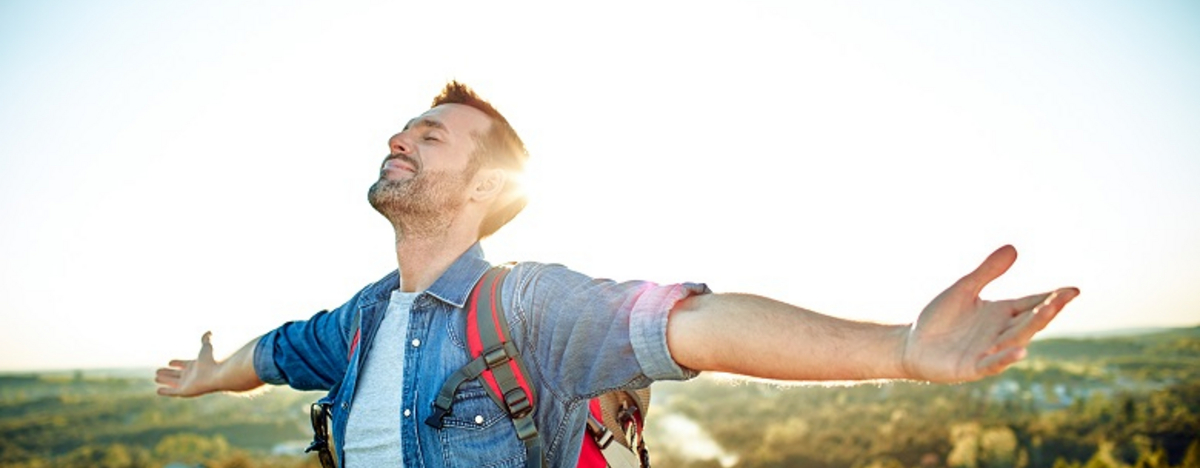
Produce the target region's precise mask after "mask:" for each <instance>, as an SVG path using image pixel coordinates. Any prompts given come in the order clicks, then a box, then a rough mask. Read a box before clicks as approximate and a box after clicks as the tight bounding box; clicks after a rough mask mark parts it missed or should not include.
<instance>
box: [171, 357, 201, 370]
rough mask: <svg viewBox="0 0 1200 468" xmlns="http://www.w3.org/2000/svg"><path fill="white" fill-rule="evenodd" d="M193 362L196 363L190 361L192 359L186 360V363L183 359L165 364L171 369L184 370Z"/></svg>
mask: <svg viewBox="0 0 1200 468" xmlns="http://www.w3.org/2000/svg"><path fill="white" fill-rule="evenodd" d="M193 362H196V361H195V360H192V359H188V360H186V361H185V360H183V359H173V360H171V362H169V363H167V365H168V366H171V367H175V368H179V369H184V368H186V367H187V366H190V365H192V363H193Z"/></svg>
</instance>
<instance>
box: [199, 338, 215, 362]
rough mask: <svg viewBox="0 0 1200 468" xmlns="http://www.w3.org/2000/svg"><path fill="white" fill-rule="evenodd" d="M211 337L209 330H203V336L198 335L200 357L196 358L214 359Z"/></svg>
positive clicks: (201, 359)
mask: <svg viewBox="0 0 1200 468" xmlns="http://www.w3.org/2000/svg"><path fill="white" fill-rule="evenodd" d="M211 338H212V332H211V331H209V332H204V336H201V337H200V357H199V358H198V359H197V360H200V361H216V359H214V358H213V347H212V340H211Z"/></svg>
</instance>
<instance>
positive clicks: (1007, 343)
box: [992, 309, 1038, 351]
mask: <svg viewBox="0 0 1200 468" xmlns="http://www.w3.org/2000/svg"><path fill="white" fill-rule="evenodd" d="M1037 314H1038V312H1037V310H1036V309H1034V310H1026V311H1025V312H1024V313H1021V314H1018V315H1017V316H1016V317H1013V319H1012V322H1011V323H1010V324H1009V326H1008V328H1006V329H1005V330H1004V332H1003V333H1000V336H999V337H997V338H996V344H995V345H994V346H992V351H996V350H999V349H1004V348H1011V347H1013V346H1024V345H1026V344H1028V343H1029V341H1028V339H1029V338H1032V337H1033V333H1034V332H1035V331H1036V330H1031V327H1030V324H1032V323H1033V321H1034V318H1036V317H1037Z"/></svg>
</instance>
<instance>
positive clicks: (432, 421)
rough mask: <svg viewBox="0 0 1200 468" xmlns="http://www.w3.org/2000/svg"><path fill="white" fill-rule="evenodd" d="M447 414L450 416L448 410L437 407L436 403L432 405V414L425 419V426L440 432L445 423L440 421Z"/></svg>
mask: <svg viewBox="0 0 1200 468" xmlns="http://www.w3.org/2000/svg"><path fill="white" fill-rule="evenodd" d="M447 414H450V408H442V407H441V406H438V404H437V403H434V404H433V414H431V415H429V417H428V418H425V424H426V425H429V426H431V427H433V428H434V429H439V430H440V429H441V428H442V427H444V426H445V423H444V422H443V421H442V419H444V418H445V417H446V415H447Z"/></svg>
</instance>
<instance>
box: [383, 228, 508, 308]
mask: <svg viewBox="0 0 1200 468" xmlns="http://www.w3.org/2000/svg"><path fill="white" fill-rule="evenodd" d="M491 267H492V265H491V264H490V263H488V262H487V260H484V258H483V247H481V246H480V245H479V243H478V242H476V243H475V244H473V245H471V248H469V249H467V251H466V252H463V254H462V255H460V256H459V257H458V259H457V260H455V261H454V263H452V264H450V268H447V269H446V272H445V273H442V276H441V277H439V278H438V279H437V281H434V282H433V285H432V286H430V287H429V289H426V290H425V292H426V293H428V294H429V295H430V296H433V297H436V298H438V299H439V300H441V301H442V302H445V303H447V304H450V305H452V306H454V307H457V308H460V309H461V308H463V307H464V306H465V305H466V303H467V298H468V297H470V296H471V290H472V289H475V283H478V282H479V278H482V277H483V274H484V273H487V271H488V269H489V268H491ZM399 288H400V271H399V270H394V271H392V272H391V273H389V274H388V275H387V276H385V277H383V279H380V280H379V281H376V282H375V284H373V285H371V286H370V287H368V291H371V292H370V293H367V297H369V298H371V299H368V302H369V303H372V304H373V303H375V302H380V301H387V300H389V297H390V296H391V294H392V291H395V290H397V289H399Z"/></svg>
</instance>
